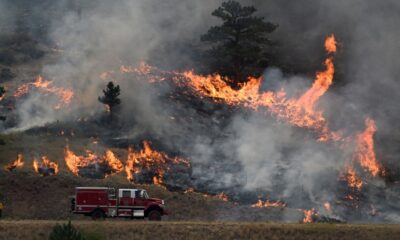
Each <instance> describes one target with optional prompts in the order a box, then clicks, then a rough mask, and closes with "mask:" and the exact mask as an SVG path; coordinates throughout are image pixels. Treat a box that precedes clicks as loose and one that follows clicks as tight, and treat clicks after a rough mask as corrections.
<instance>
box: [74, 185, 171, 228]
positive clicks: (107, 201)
mask: <svg viewBox="0 0 400 240" xmlns="http://www.w3.org/2000/svg"><path fill="white" fill-rule="evenodd" d="M71 205H72V206H71V209H72V212H73V213H76V214H84V215H85V216H91V217H92V218H93V219H95V220H96V219H103V218H105V217H129V218H132V219H133V218H141V219H143V218H146V217H147V218H148V219H149V220H156V221H157V220H161V216H163V215H166V214H168V213H167V211H166V210H165V207H164V200H161V199H156V198H149V195H148V194H147V192H146V190H144V189H115V188H109V187H77V188H75V196H73V197H72V199H71Z"/></svg>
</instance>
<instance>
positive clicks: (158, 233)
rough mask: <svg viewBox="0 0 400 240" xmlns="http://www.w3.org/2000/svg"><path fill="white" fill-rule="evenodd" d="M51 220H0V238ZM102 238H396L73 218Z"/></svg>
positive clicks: (295, 227)
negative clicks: (78, 219) (94, 220)
mask: <svg viewBox="0 0 400 240" xmlns="http://www.w3.org/2000/svg"><path fill="white" fill-rule="evenodd" d="M54 224H55V222H54V221H4V220H3V221H0V239H46V238H47V236H48V234H49V232H50V231H51V228H52V226H54ZM73 224H74V225H75V226H78V228H79V229H81V230H83V231H86V232H92V233H93V232H96V233H97V235H100V236H103V238H104V239H120V240H124V239H220V240H223V239H307V240H312V239H321V240H324V239H343V240H345V239H351V240H354V239H364V240H369V239H387V240H391V239H399V236H400V227H399V226H398V225H330V224H301V225H300V224H275V223H259V222H258V223H230V222H161V223H151V222H145V221H144V222H143V221H135V222H131V221H110V220H108V221H104V222H91V221H75V222H73Z"/></svg>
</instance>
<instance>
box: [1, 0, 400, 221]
mask: <svg viewBox="0 0 400 240" xmlns="http://www.w3.org/2000/svg"><path fill="white" fill-rule="evenodd" d="M221 2H222V1H212V0H207V1H197V0H190V1H184V0H173V1H161V0H138V1H129V0H117V1H92V2H91V3H88V2H87V1H60V2H59V3H57V4H54V5H51V7H49V9H52V13H53V14H54V12H57V13H60V15H59V16H57V18H52V21H51V23H50V24H49V26H48V29H47V35H46V36H47V37H48V39H49V41H50V42H52V43H53V44H55V46H56V48H58V49H59V50H60V51H61V55H60V57H58V58H57V60H56V61H52V62H50V63H47V64H44V66H43V68H42V71H41V73H42V74H43V75H44V76H45V77H46V78H50V79H54V80H55V84H56V85H57V86H61V87H66V88H72V89H74V91H75V94H76V95H75V96H76V97H75V99H74V102H73V104H72V106H71V108H70V109H69V110H65V111H66V112H65V111H63V112H60V111H54V110H49V109H48V108H44V109H43V111H41V114H40V115H38V114H37V111H34V112H32V111H31V109H32V108H35V107H34V106H48V104H49V103H48V102H45V101H48V100H45V99H44V98H42V97H40V96H38V94H31V95H30V96H29V97H28V98H27V99H26V100H25V101H24V102H23V103H22V104H21V106H20V108H19V110H18V111H19V113H20V116H19V117H20V118H21V124H20V125H19V128H20V129H26V128H29V127H32V126H41V125H44V124H46V123H50V122H54V121H56V120H66V119H68V118H70V119H74V118H75V117H78V116H88V115H91V114H96V113H99V112H101V111H103V108H102V106H101V104H99V103H98V101H97V96H98V95H100V93H101V89H102V88H104V86H105V84H106V82H105V81H103V80H101V79H100V77H99V75H100V73H102V72H104V71H108V70H118V68H119V66H120V65H123V64H125V65H129V64H132V65H135V64H137V63H138V62H140V61H147V62H150V63H156V64H157V65H158V67H160V68H163V69H185V68H188V67H195V66H196V62H195V60H194V59H196V58H197V56H196V54H195V53H196V52H195V51H192V50H190V47H195V48H197V47H199V46H200V43H199V38H200V35H201V34H202V33H204V32H206V31H207V29H208V28H209V27H210V26H212V25H215V24H217V23H218V20H217V19H215V18H213V17H211V15H210V13H211V12H212V10H213V9H215V8H217V7H218V6H219V5H220V3H221ZM243 4H244V5H246V4H251V5H255V6H256V8H258V9H259V12H258V14H259V15H261V16H265V17H266V19H267V20H269V21H271V22H273V23H277V24H279V28H278V30H277V31H276V32H275V33H273V34H272V35H271V38H272V39H273V40H274V41H276V42H277V43H278V48H277V56H276V58H277V59H276V62H272V64H274V65H276V66H266V73H265V76H266V82H265V83H264V84H263V88H265V89H274V90H276V89H279V88H280V87H282V86H283V87H285V89H286V91H287V92H288V94H289V95H296V94H297V95H298V94H299V93H301V92H302V91H303V90H304V89H306V88H307V87H308V86H310V85H311V84H312V79H313V72H315V71H316V70H318V69H322V68H323V67H322V62H323V60H324V52H323V41H324V38H325V37H326V36H327V35H330V34H332V33H334V34H336V36H337V38H338V41H339V52H338V54H337V57H336V60H335V63H336V66H337V69H336V70H337V74H336V78H335V84H334V86H333V89H331V92H329V93H328V94H327V95H326V96H324V98H323V99H322V100H321V102H320V107H321V109H324V111H325V112H326V115H327V117H328V119H329V121H330V123H331V126H332V128H334V129H344V130H346V131H348V132H349V133H354V132H356V131H360V130H362V129H363V128H364V118H365V117H367V116H369V117H371V118H373V119H375V120H376V121H377V125H378V134H380V135H381V136H382V137H381V138H385V137H386V139H392V138H394V137H392V136H391V134H392V129H393V127H397V128H398V127H399V125H398V124H399V122H400V121H399V115H398V114H397V113H398V109H397V106H398V104H397V103H398V102H399V100H400V99H399V96H400V95H399V94H398V92H399V91H400V85H399V84H398V83H397V82H398V81H397V78H398V76H400V70H399V68H398V66H397V63H398V60H397V58H398V56H397V55H398V53H399V50H400V49H399V48H400V45H399V44H398V39H399V37H400V30H399V28H398V23H399V22H400V21H399V20H400V19H399V18H400V16H399V15H398V12H399V10H400V3H399V2H398V1H395V0H389V1H384V2H382V1H380V2H378V1H372V0H371V1H362V0H352V1H347V0H340V1H319V0H307V1H301V2H300V1H281V0H268V1H261V0H260V1H259V0H253V1H250V0H248V1H243ZM0 8H4V6H3V5H1V3H0ZM7 8H8V7H7ZM34 9H37V8H34ZM42 10H44V11H42V12H44V13H46V7H44V9H42ZM61 10H65V11H61ZM35 11H36V10H35ZM2 17H3V16H1V18H2ZM1 18H0V19H1ZM6 19H8V20H10V21H12V19H14V18H13V17H12V16H10V17H7V18H6ZM280 63H285V65H284V66H280ZM286 71H288V72H286ZM299 72H300V73H303V72H304V75H301V74H299ZM114 80H115V81H116V82H117V83H118V84H120V85H121V88H122V116H123V117H122V118H124V121H125V123H126V122H130V121H132V124H131V126H130V127H129V130H128V131H124V133H123V134H121V135H120V136H119V137H121V138H132V139H135V138H139V137H140V136H143V135H149V136H152V137H154V138H155V139H157V140H159V141H160V142H163V144H164V145H166V147H167V148H169V149H172V148H175V151H177V152H179V153H182V154H184V155H186V156H188V157H189V158H190V159H191V160H192V161H193V163H194V169H193V175H194V177H195V178H196V179H198V180H199V181H202V182H203V183H204V185H207V186H208V187H217V188H221V189H223V188H230V187H232V186H237V185H240V186H241V187H243V188H244V189H246V190H251V191H252V190H257V191H258V190H259V189H262V190H263V191H267V192H268V193H269V194H270V196H271V197H273V198H275V199H278V198H282V199H289V200H288V201H293V202H297V201H301V198H302V197H303V196H304V195H305V196H306V198H308V201H311V202H313V203H316V204H321V203H323V202H325V201H332V200H333V199H334V198H335V194H336V192H335V191H336V190H337V189H336V183H337V176H338V172H340V170H341V167H342V166H343V163H344V160H345V159H346V158H348V157H349V156H346V154H347V152H346V154H342V153H341V152H340V151H339V150H338V146H327V145H326V144H321V143H317V142H316V141H315V138H313V137H312V136H309V135H307V133H306V134H304V132H303V131H299V130H298V129H293V128H292V127H290V126H288V125H287V124H284V123H280V122H277V121H275V120H274V119H273V118H271V117H265V115H263V114H258V113H249V112H245V113H242V112H241V111H239V113H237V114H234V116H233V117H232V116H231V115H230V114H225V112H226V111H228V110H226V109H225V108H223V107H222V108H221V109H215V108H213V107H209V106H207V103H205V105H202V106H201V107H202V110H204V109H206V110H207V111H210V109H211V110H213V111H214V112H213V114H205V113H204V112H201V111H198V109H196V106H190V105H185V104H184V103H181V102H176V105H174V106H170V105H169V104H168V103H170V102H165V101H164V100H163V99H164V98H160V97H159V96H161V95H165V94H167V93H168V92H169V91H172V90H173V89H172V88H173V87H171V86H162V87H157V88H153V87H152V86H151V85H149V84H146V83H138V82H137V81H136V82H135V80H134V79H133V80H132V79H129V78H127V77H121V78H118V79H114ZM51 104H54V102H51ZM226 115H229V117H228V120H226V119H224V118H223V117H225V116H226ZM221 116H222V117H221ZM221 119H224V120H221ZM396 124H397V125H396ZM388 135H390V137H388ZM397 139H398V138H397ZM386 141H388V142H390V140H386ZM397 141H398V140H397ZM382 142H384V143H385V140H383V141H382ZM387 148H388V147H386V146H378V150H379V149H382V151H384V150H385V149H387ZM392 155H393V156H392V157H387V158H385V159H383V160H382V161H385V162H389V163H393V162H394V161H396V160H395V159H397V158H398V156H399V155H398V153H396V152H395V153H394V154H392ZM381 156H382V155H381ZM378 157H379V156H378ZM218 159H222V160H221V161H218ZM226 159H228V160H226ZM227 162H228V163H227ZM210 165H211V166H212V167H211V168H210ZM391 219H398V215H396V214H394V215H391Z"/></svg>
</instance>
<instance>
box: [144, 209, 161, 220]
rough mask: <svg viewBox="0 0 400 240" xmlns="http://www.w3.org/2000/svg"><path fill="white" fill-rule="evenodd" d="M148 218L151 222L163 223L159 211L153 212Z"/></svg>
mask: <svg viewBox="0 0 400 240" xmlns="http://www.w3.org/2000/svg"><path fill="white" fill-rule="evenodd" d="M147 216H148V218H149V220H150V221H161V213H160V211H158V210H152V211H151V212H149V215H147Z"/></svg>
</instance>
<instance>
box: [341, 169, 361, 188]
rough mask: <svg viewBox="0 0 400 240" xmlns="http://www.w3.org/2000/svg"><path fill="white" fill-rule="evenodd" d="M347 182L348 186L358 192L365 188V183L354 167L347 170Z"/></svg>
mask: <svg viewBox="0 0 400 240" xmlns="http://www.w3.org/2000/svg"><path fill="white" fill-rule="evenodd" d="M345 177H346V180H347V185H348V186H349V187H350V188H354V189H357V190H359V191H360V190H361V188H362V186H363V182H362V180H361V178H360V177H359V176H358V175H357V173H356V171H355V170H354V169H353V168H352V167H348V168H347V174H346V176H345Z"/></svg>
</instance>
